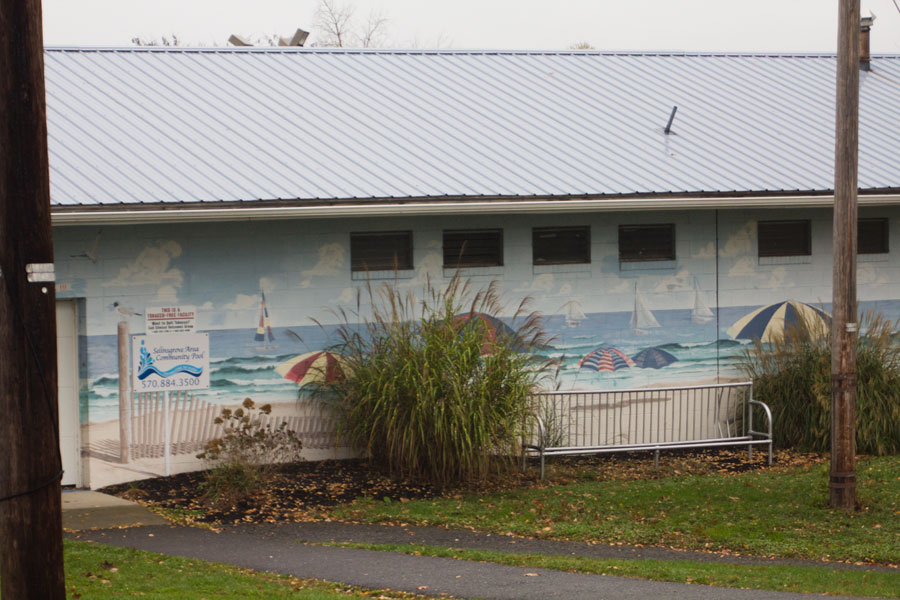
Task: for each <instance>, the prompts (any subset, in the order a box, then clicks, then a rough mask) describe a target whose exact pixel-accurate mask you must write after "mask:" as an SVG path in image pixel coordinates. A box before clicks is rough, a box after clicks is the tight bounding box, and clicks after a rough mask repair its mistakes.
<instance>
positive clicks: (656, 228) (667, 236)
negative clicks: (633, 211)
mask: <svg viewBox="0 0 900 600" xmlns="http://www.w3.org/2000/svg"><path fill="white" fill-rule="evenodd" d="M619 260H620V261H622V262H635V261H650V260H675V225H674V224H672V223H666V224H659V225H620V226H619Z"/></svg>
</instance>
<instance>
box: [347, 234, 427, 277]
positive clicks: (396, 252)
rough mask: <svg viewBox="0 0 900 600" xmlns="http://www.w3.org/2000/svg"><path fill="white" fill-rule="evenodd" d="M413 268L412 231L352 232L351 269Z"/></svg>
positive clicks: (385, 269)
mask: <svg viewBox="0 0 900 600" xmlns="http://www.w3.org/2000/svg"><path fill="white" fill-rule="evenodd" d="M412 268H413V252H412V232H411V231H390V232H371V233H369V232H364V233H351V234H350V270H351V271H387V270H393V269H398V270H406V269H412Z"/></svg>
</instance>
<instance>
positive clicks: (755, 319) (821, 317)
mask: <svg viewBox="0 0 900 600" xmlns="http://www.w3.org/2000/svg"><path fill="white" fill-rule="evenodd" d="M802 323H806V324H807V325H808V326H809V327H810V328H812V329H813V332H817V330H818V332H822V333H824V332H826V331H827V330H828V329H829V328H830V327H831V315H829V314H828V313H827V312H825V311H824V310H822V309H821V308H816V307H815V306H813V305H811V304H806V303H804V302H798V301H797V300H785V301H784V302H777V303H775V304H769V305H768V306H763V307H761V308H757V309H756V310H754V311H753V312H751V313H750V314H748V315H745V316H743V317H741V318H740V319H738V320H737V321H735V323H734V325H732V326H731V327H730V328H729V329H728V335H730V336H731V337H732V338H734V339H736V340H755V339H758V340H760V341H762V342H773V341H775V340H780V339H782V338H784V332H785V331H786V330H787V329H788V328H789V327H791V326H798V325H801V324H802Z"/></svg>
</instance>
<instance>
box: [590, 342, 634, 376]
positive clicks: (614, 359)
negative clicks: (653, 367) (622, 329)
mask: <svg viewBox="0 0 900 600" xmlns="http://www.w3.org/2000/svg"><path fill="white" fill-rule="evenodd" d="M633 366H634V361H633V360H631V359H630V358H628V357H627V356H626V355H625V353H624V352H622V351H621V350H618V349H616V348H597V349H596V350H594V351H593V352H591V353H590V354H588V355H587V356H585V357H584V358H582V359H581V360H580V361H579V362H578V367H579V368H581V369H590V370H591V371H618V370H619V369H628V368H631V367H633Z"/></svg>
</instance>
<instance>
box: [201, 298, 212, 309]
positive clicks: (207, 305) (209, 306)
mask: <svg viewBox="0 0 900 600" xmlns="http://www.w3.org/2000/svg"><path fill="white" fill-rule="evenodd" d="M213 308H215V306H213V303H212V302H210V301H209V300H207V301H206V302H204V303H203V304H201V305H200V306H199V310H212V309H213Z"/></svg>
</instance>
